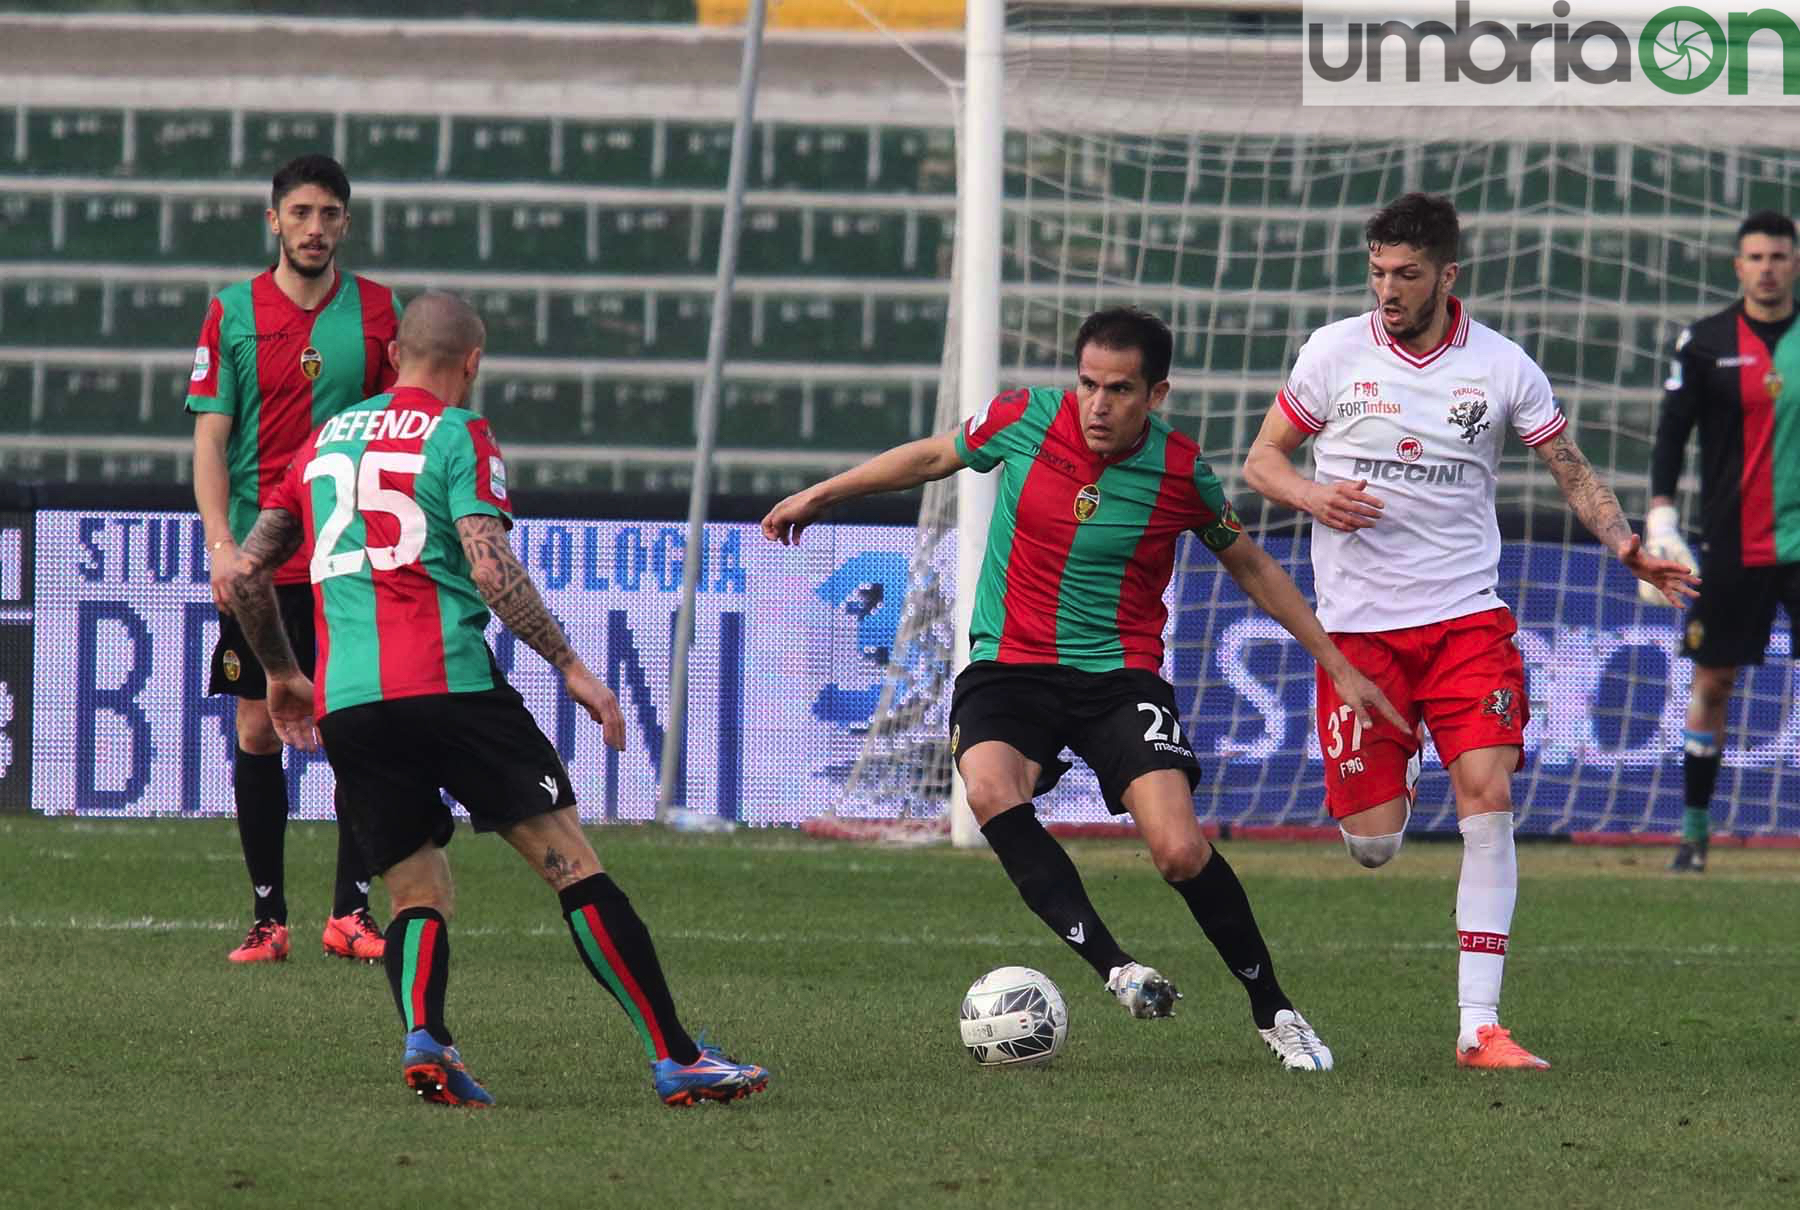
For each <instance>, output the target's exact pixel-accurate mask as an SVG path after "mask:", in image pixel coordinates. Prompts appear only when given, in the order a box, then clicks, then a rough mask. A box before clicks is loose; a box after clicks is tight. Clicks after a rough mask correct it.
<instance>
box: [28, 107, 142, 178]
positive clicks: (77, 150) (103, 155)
mask: <svg viewBox="0 0 1800 1210" xmlns="http://www.w3.org/2000/svg"><path fill="white" fill-rule="evenodd" d="M124 160H125V111H124V110H121V109H28V110H26V111H25V159H24V162H23V163H20V164H18V165H17V167H18V168H19V169H21V170H23V171H25V172H29V173H33V174H37V175H44V176H112V175H113V174H114V173H116V172H118V170H119V166H120V165H121V164H122V163H124Z"/></svg>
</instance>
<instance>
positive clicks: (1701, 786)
mask: <svg viewBox="0 0 1800 1210" xmlns="http://www.w3.org/2000/svg"><path fill="white" fill-rule="evenodd" d="M1691 734H1692V733H1690V735H1691ZM1709 738H1710V737H1709ZM1690 742H1691V741H1690ZM1723 759H1724V757H1723V755H1722V754H1721V753H1720V752H1719V751H1718V750H1717V748H1715V749H1714V750H1713V751H1712V752H1710V753H1708V754H1706V755H1697V754H1695V753H1693V752H1684V753H1682V756H1681V781H1682V801H1683V803H1684V804H1685V805H1686V807H1687V810H1686V811H1685V812H1683V818H1682V827H1681V832H1682V837H1681V838H1682V839H1683V840H1685V841H1688V842H1689V843H1690V844H1700V843H1704V842H1705V840H1706V839H1707V833H1708V832H1709V831H1710V830H1711V820H1710V819H1709V818H1708V811H1707V806H1708V804H1710V803H1711V802H1712V796H1713V787H1714V786H1716V785H1718V784H1719V763H1720V761H1722V760H1723Z"/></svg>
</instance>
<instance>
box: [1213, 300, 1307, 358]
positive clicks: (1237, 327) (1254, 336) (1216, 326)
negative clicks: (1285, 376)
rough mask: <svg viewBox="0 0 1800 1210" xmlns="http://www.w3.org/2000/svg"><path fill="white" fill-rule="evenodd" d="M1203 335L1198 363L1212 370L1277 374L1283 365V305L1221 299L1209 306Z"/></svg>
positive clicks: (1285, 323) (1285, 326)
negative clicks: (1210, 311)
mask: <svg viewBox="0 0 1800 1210" xmlns="http://www.w3.org/2000/svg"><path fill="white" fill-rule="evenodd" d="M1203 337H1204V343H1203V346H1202V348H1203V350H1204V351H1203V353H1202V355H1201V356H1202V358H1203V360H1202V362H1201V366H1202V367H1203V368H1205V369H1207V370H1211V371H1213V372H1215V373H1234V372H1237V371H1246V372H1249V373H1263V374H1279V373H1282V372H1283V371H1284V370H1285V369H1286V368H1287V367H1286V365H1285V364H1284V358H1285V357H1286V355H1287V349H1288V343H1289V341H1288V309H1287V308H1286V307H1282V306H1274V305H1270V304H1264V303H1250V302H1222V303H1220V304H1219V305H1218V306H1216V307H1215V308H1213V312H1212V315H1211V316H1210V317H1209V319H1208V321H1207V323H1206V325H1205V330H1204V332H1203Z"/></svg>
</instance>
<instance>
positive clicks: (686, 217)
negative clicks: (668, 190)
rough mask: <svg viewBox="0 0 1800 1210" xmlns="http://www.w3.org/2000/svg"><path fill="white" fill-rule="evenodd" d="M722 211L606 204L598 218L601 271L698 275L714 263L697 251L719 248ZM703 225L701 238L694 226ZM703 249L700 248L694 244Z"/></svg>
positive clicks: (698, 208) (715, 257)
mask: <svg viewBox="0 0 1800 1210" xmlns="http://www.w3.org/2000/svg"><path fill="white" fill-rule="evenodd" d="M720 221H721V220H720V217H719V211H718V210H716V209H711V208H707V209H702V208H700V207H696V206H684V205H667V206H602V207H600V208H599V211H598V213H597V214H596V216H595V225H596V230H597V232H598V234H599V252H600V255H599V259H598V260H596V261H595V262H594V265H595V268H597V269H598V270H599V271H600V272H602V273H698V272H702V271H705V270H708V269H711V268H712V267H713V262H710V261H707V260H704V259H702V258H701V256H700V255H699V253H704V252H705V251H707V249H709V248H710V249H711V252H712V256H713V258H714V260H715V261H716V259H717V257H718V247H719V236H718V231H719V223H720ZM696 223H699V224H701V227H702V230H701V233H700V234H699V236H698V237H696V234H695V231H694V225H695V224H696ZM696 244H698V245H699V248H698V250H696V247H695V245H696Z"/></svg>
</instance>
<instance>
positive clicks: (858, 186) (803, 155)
mask: <svg viewBox="0 0 1800 1210" xmlns="http://www.w3.org/2000/svg"><path fill="white" fill-rule="evenodd" d="M774 140H775V141H774V156H775V163H774V175H773V176H771V177H770V178H769V179H768V180H767V181H765V182H763V183H764V184H765V185H766V186H767V187H769V188H771V189H804V190H807V191H809V192H813V193H862V192H864V191H866V190H867V189H868V188H869V186H870V181H869V131H868V129H867V128H865V127H859V126H812V125H806V126H777V127H775V129H774Z"/></svg>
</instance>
